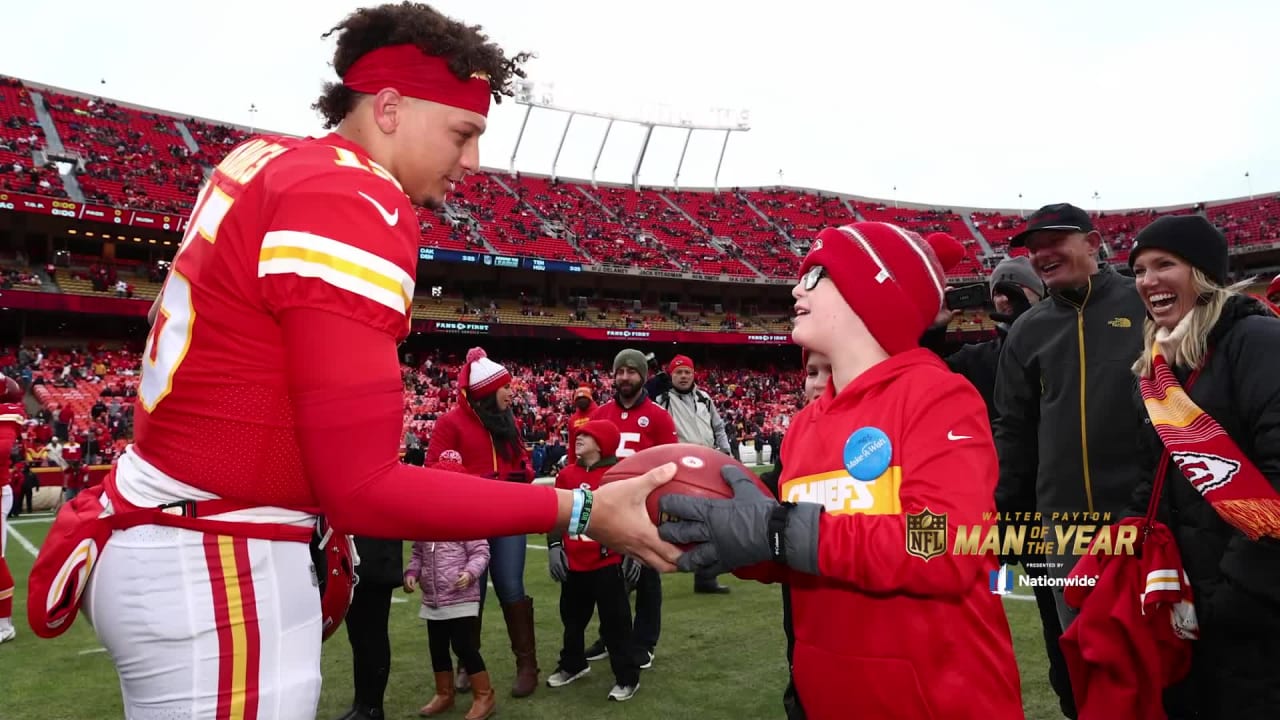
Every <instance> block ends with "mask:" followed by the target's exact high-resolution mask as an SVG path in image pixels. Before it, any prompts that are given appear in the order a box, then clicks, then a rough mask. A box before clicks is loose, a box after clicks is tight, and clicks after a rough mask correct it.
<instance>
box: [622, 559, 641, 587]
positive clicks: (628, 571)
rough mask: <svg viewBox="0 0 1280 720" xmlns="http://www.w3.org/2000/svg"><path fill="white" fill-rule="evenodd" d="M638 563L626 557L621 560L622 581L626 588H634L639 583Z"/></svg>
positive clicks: (639, 565) (639, 566)
mask: <svg viewBox="0 0 1280 720" xmlns="http://www.w3.org/2000/svg"><path fill="white" fill-rule="evenodd" d="M641 567H642V565H641V564H640V561H639V560H637V559H635V558H633V557H630V556H627V557H624V558H622V579H623V580H625V581H626V583H627V587H629V588H631V587H635V585H636V583H638V582H640V568H641Z"/></svg>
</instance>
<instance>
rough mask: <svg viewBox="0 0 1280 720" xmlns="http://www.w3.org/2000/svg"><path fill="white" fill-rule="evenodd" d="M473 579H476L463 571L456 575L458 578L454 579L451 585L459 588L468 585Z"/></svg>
mask: <svg viewBox="0 0 1280 720" xmlns="http://www.w3.org/2000/svg"><path fill="white" fill-rule="evenodd" d="M475 581H476V579H475V578H473V577H471V573H469V572H465V571H464V572H463V573H462V574H461V575H459V576H458V579H457V580H456V581H454V583H453V586H454V587H455V588H458V589H459V590H461V589H462V588H464V587H466V586H468V585H470V584H471V583H473V582H475Z"/></svg>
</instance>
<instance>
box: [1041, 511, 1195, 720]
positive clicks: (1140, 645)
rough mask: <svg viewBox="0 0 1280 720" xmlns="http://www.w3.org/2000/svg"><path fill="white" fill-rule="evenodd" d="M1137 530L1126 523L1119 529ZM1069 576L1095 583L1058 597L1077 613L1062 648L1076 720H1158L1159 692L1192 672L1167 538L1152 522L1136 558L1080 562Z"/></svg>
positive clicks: (1187, 611) (1184, 605)
mask: <svg viewBox="0 0 1280 720" xmlns="http://www.w3.org/2000/svg"><path fill="white" fill-rule="evenodd" d="M1141 523H1142V518H1126V519H1125V520H1122V521H1121V522H1120V525H1141ZM1094 542H1095V543H1096V542H1097V539H1096V538H1095V539H1094ZM1112 546H1113V547H1114V543H1113V545H1112ZM1070 577H1072V578H1088V577H1093V578H1096V583H1095V585H1094V586H1092V587H1090V586H1088V585H1086V584H1079V585H1070V586H1068V587H1067V588H1066V589H1065V591H1064V596H1065V599H1066V601H1067V604H1069V605H1071V606H1072V607H1075V608H1079V609H1080V614H1079V615H1078V616H1077V617H1076V619H1075V620H1074V621H1072V623H1071V627H1069V628H1067V631H1066V632H1064V633H1063V634H1062V642H1061V644H1062V654H1063V656H1065V657H1066V660H1067V669H1068V671H1069V672H1070V673H1071V691H1072V694H1073V695H1075V698H1076V712H1077V713H1078V715H1077V716H1078V718H1079V720H1112V719H1113V718H1126V720H1165V718H1166V715H1165V712H1164V702H1163V700H1162V695H1163V692H1164V689H1165V688H1167V687H1169V686H1171V685H1173V684H1174V683H1176V682H1178V681H1179V680H1181V679H1182V678H1183V677H1185V676H1186V674H1187V672H1188V671H1189V670H1190V669H1191V649H1192V648H1191V643H1190V642H1188V641H1189V640H1192V639H1194V638H1195V637H1196V634H1197V627H1196V623H1195V606H1194V604H1193V603H1192V598H1191V585H1190V583H1189V582H1188V581H1187V578H1186V574H1185V573H1184V572H1183V570H1182V557H1181V555H1179V553H1178V545H1177V543H1175V542H1174V540H1173V534H1172V533H1171V532H1170V531H1169V528H1168V527H1166V526H1164V525H1162V524H1160V523H1155V524H1153V525H1152V528H1151V534H1150V535H1149V536H1148V537H1147V539H1146V541H1145V542H1144V543H1143V544H1142V556H1141V557H1136V556H1134V555H1101V554H1099V555H1085V556H1084V557H1082V558H1080V561H1079V562H1077V563H1076V566H1075V568H1074V569H1072V571H1071V576H1070ZM1175 620H1176V621H1177V623H1176V625H1175Z"/></svg>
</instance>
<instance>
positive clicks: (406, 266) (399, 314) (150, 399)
mask: <svg viewBox="0 0 1280 720" xmlns="http://www.w3.org/2000/svg"><path fill="white" fill-rule="evenodd" d="M419 239H420V235H419V229H418V220H417V215H416V214H415V212H414V209H413V206H412V205H411V204H410V202H409V199H408V197H407V196H406V195H405V194H404V192H403V190H402V189H401V188H400V185H399V183H397V182H396V180H395V179H394V178H393V177H392V176H391V174H390V173H388V172H387V171H386V170H385V169H384V168H382V167H381V166H379V165H378V164H377V163H375V162H373V161H372V160H371V159H370V158H369V157H368V155H367V154H365V152H364V151H363V150H362V149H361V148H360V147H359V146H357V145H355V144H353V143H351V142H349V141H347V140H345V139H343V138H341V137H339V136H337V135H329V136H327V137H324V138H319V139H314V138H309V139H296V138H282V137H271V136H263V137H257V138H254V139H251V140H249V141H247V142H245V143H243V144H241V145H239V146H237V147H236V148H235V149H234V150H232V151H231V153H230V154H228V155H227V156H226V158H225V159H224V160H223V161H222V162H221V164H219V165H218V167H217V169H216V170H215V171H214V174H213V176H212V178H210V181H209V182H208V184H207V185H206V186H205V187H204V188H203V189H202V190H201V192H200V194H199V196H198V197H197V199H196V205H195V208H194V210H193V212H192V216H191V219H190V223H189V225H188V229H187V231H186V235H185V237H184V238H183V239H182V244H181V246H180V248H179V250H178V253H177V255H176V257H175V258H174V261H173V266H172V268H171V270H170V272H169V276H168V278H167V279H166V280H165V283H164V288H163V289H162V291H161V295H160V305H159V312H158V314H157V317H156V321H155V324H154V325H153V327H152V328H151V332H150V334H149V336H148V337H147V344H146V349H145V351H144V354H143V357H142V376H141V380H140V382H139V384H138V400H137V406H136V410H135V412H136V421H135V422H136V426H135V435H134V437H135V440H134V451H135V452H136V453H137V455H138V456H139V457H141V458H142V459H143V460H145V461H147V462H148V463H150V464H151V465H152V466H154V467H155V468H156V469H158V470H159V471H161V472H162V473H164V475H166V476H168V477H170V478H173V479H175V480H178V481H180V482H182V483H186V484H187V485H190V486H193V487H195V488H198V489H200V490H203V491H206V492H209V493H212V494H214V495H216V496H219V497H223V498H227V499H232V500H238V501H241V502H249V503H253V504H260V505H270V506H278V507H286V508H294V509H307V508H314V507H315V506H316V502H315V498H314V496H313V493H312V491H311V488H310V487H309V484H308V482H307V479H306V478H305V477H304V476H303V471H302V462H301V458H300V452H299V450H298V444H297V441H296V440H295V437H294V427H293V419H292V415H293V411H292V408H291V406H290V399H289V393H288V384H287V376H286V371H285V368H286V358H285V352H284V342H283V340H282V336H281V329H280V325H279V320H278V318H279V316H280V314H281V313H283V312H284V311H286V310H290V309H294V308H309V309H321V310H325V311H328V312H332V313H335V314H337V315H341V316H344V317H348V318H352V319H355V320H357V321H359V322H361V323H365V324H367V325H369V326H372V327H374V328H377V329H379V330H382V331H384V332H386V333H387V334H388V335H390V336H393V337H394V338H396V339H397V340H400V339H403V338H404V336H405V335H407V334H408V330H409V312H410V309H411V301H412V298H413V290H414V276H415V271H416V268H417V262H418V258H417V253H418V244H419ZM314 360H315V362H324V361H325V359H324V358H315V359H314Z"/></svg>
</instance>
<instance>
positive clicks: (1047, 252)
mask: <svg viewBox="0 0 1280 720" xmlns="http://www.w3.org/2000/svg"><path fill="white" fill-rule="evenodd" d="M1101 242H1102V238H1101V236H1100V235H1099V234H1098V232H1097V231H1096V230H1094V229H1093V223H1092V222H1091V221H1090V219H1089V215H1088V213H1086V212H1085V211H1083V210H1081V209H1080V208H1077V207H1075V206H1072V205H1068V204H1065V203H1062V204H1058V205H1047V206H1045V207H1043V208H1041V209H1039V210H1037V211H1036V213H1035V214H1034V215H1032V216H1031V218H1030V219H1029V220H1028V221H1027V227H1026V229H1025V230H1024V231H1023V232H1021V233H1019V234H1018V235H1015V236H1014V237H1013V239H1012V241H1011V243H1010V244H1011V245H1012V246H1013V247H1019V246H1022V245H1025V246H1026V248H1027V250H1028V251H1029V253H1030V258H1031V264H1032V266H1033V267H1034V268H1035V270H1036V272H1037V273H1039V275H1040V278H1041V279H1042V280H1044V282H1045V285H1047V286H1048V288H1049V298H1048V300H1046V301H1045V302H1041V303H1039V304H1037V305H1035V306H1034V307H1032V308H1031V309H1030V310H1028V311H1027V312H1026V313H1024V314H1023V315H1022V317H1020V318H1018V320H1017V322H1015V323H1014V324H1013V327H1012V328H1010V330H1009V335H1008V337H1007V338H1006V339H1005V344H1004V349H1003V350H1002V352H1001V354H1000V364H999V368H998V370H997V374H996V387H995V404H996V416H997V418H996V421H995V426H994V430H995V440H996V450H997V452H998V453H999V456H1000V481H999V484H998V486H997V488H996V504H997V507H998V508H999V509H1000V510H1001V511H1002V512H1010V511H1015V510H1023V509H1025V508H1026V507H1027V506H1029V505H1030V500H1031V499H1032V498H1034V507H1035V508H1036V510H1037V511H1039V512H1040V513H1041V516H1042V521H1043V523H1044V524H1045V525H1053V524H1055V522H1054V520H1053V515H1052V513H1073V512H1074V513H1099V514H1102V515H1105V514H1106V513H1110V514H1111V517H1110V522H1115V521H1116V520H1118V519H1119V517H1120V513H1121V512H1122V511H1123V510H1124V509H1125V507H1126V506H1127V504H1128V501H1129V498H1130V495H1131V494H1132V492H1133V490H1134V488H1135V487H1136V486H1137V485H1138V483H1139V481H1141V480H1142V479H1143V473H1144V472H1146V471H1147V470H1148V469H1145V468H1143V467H1141V465H1140V463H1139V462H1138V460H1137V457H1138V453H1136V452H1134V448H1135V447H1137V445H1138V439H1139V437H1140V436H1141V433H1142V430H1143V418H1142V416H1141V415H1140V413H1139V410H1138V407H1137V405H1136V404H1135V403H1134V401H1133V397H1134V392H1133V387H1134V382H1135V380H1134V377H1133V374H1132V373H1131V372H1130V370H1129V367H1130V365H1132V363H1133V361H1134V359H1135V358H1137V357H1138V354H1139V353H1140V352H1141V350H1142V321H1143V318H1144V317H1145V311H1144V309H1143V306H1142V300H1141V299H1140V298H1139V296H1138V293H1137V291H1136V290H1135V289H1134V282H1133V280H1132V279H1131V278H1127V277H1125V276H1123V275H1120V274H1119V273H1117V272H1116V271H1115V270H1113V269H1111V268H1110V267H1099V264H1098V248H1099V247H1100V245H1101ZM1076 522H1078V523H1080V524H1095V525H1096V524H1102V523H1106V522H1108V520H1107V519H1105V518H1101V519H1093V518H1087V517H1079V518H1078V519H1077V518H1074V517H1068V519H1065V520H1064V519H1061V518H1059V519H1058V520H1057V524H1059V525H1070V524H1073V523H1076ZM1064 529H1065V528H1064ZM1049 533H1050V534H1049V536H1047V537H1046V538H1045V539H1046V540H1053V541H1054V542H1055V545H1054V548H1053V554H1052V555H1050V556H1049V557H1047V558H1046V562H1047V563H1048V566H1047V567H1046V568H1045V569H1046V570H1047V572H1048V575H1049V576H1050V577H1056V578H1064V577H1066V576H1067V575H1068V574H1069V573H1070V572H1071V569H1072V568H1073V567H1074V565H1075V562H1076V560H1077V559H1078V558H1077V556H1076V555H1075V554H1074V552H1073V550H1072V548H1071V547H1065V548H1063V547H1058V545H1057V537H1056V536H1055V535H1054V531H1053V530H1052V529H1050V531H1049ZM1073 544H1074V543H1069V545H1073ZM1055 596H1056V600H1057V605H1058V616H1059V619H1060V620H1061V621H1062V627H1063V629H1066V627H1067V626H1068V625H1069V624H1070V623H1071V620H1072V618H1073V617H1074V616H1075V613H1074V611H1072V610H1071V609H1070V608H1068V607H1067V606H1066V605H1065V604H1064V603H1063V599H1062V589H1061V588H1057V589H1056V591H1055Z"/></svg>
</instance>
